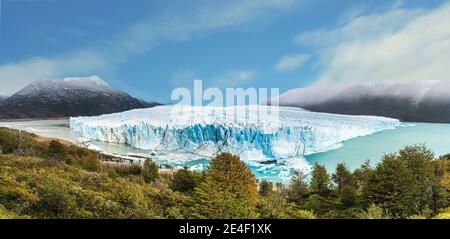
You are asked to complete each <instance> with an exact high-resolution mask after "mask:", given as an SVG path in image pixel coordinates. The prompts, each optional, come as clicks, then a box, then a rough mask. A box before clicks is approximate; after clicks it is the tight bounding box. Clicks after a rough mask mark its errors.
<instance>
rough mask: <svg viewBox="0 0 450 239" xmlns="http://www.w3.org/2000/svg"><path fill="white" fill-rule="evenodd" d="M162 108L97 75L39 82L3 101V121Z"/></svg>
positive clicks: (1, 102) (1, 104)
mask: <svg viewBox="0 0 450 239" xmlns="http://www.w3.org/2000/svg"><path fill="white" fill-rule="evenodd" d="M156 105H160V104H159V103H157V102H150V103H149V102H146V101H144V100H141V99H137V98H134V97H132V96H130V95H129V94H127V93H126V92H123V91H120V90H117V89H114V88H112V87H111V86H110V85H109V84H108V83H106V82H105V81H103V80H102V79H101V78H100V77H98V76H90V77H66V78H64V79H61V80H40V81H35V82H32V83H30V84H29V85H27V86H25V87H24V88H23V89H21V90H20V91H18V92H17V93H15V94H13V95H12V96H10V97H8V98H7V99H5V100H3V101H0V119H23V118H31V119H32V118H40V119H42V118H60V117H71V116H93V115H101V114H108V113H115V112H121V111H126V110H131V109H137V108H148V107H153V106H156Z"/></svg>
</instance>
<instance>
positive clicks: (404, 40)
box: [0, 0, 450, 102]
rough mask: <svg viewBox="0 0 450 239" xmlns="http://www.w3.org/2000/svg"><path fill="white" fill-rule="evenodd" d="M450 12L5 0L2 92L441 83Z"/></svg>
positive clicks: (412, 5) (382, 4)
mask: <svg viewBox="0 0 450 239" xmlns="http://www.w3.org/2000/svg"><path fill="white" fill-rule="evenodd" d="M449 9H450V4H449V1H441V0H409V1H408V0H404V1H394V0H367V1H361V0H346V1H332V0H329V1H326V0H318V1H317V0H316V1H309V0H298V1H296V0H247V1H246V0H242V1H233V0H231V1H199V0H197V1H195V0H194V1H185V0H180V1H150V0H146V1H143V0H133V1H126V0H109V1H106V0H77V1H75V0H46V1H40V0H31V1H30V0H28V1H21V0H2V1H1V65H0V83H1V85H2V87H1V88H0V94H8V95H10V94H13V93H14V92H16V91H17V90H19V89H20V88H21V87H23V86H25V85H26V84H28V83H29V82H31V81H33V80H38V79H54V78H63V77H66V76H89V75H98V76H100V77H101V78H102V79H104V80H105V81H107V82H108V83H110V84H111V85H112V86H114V87H117V88H120V89H122V90H124V91H127V92H129V93H131V94H132V95H135V96H138V97H141V98H143V99H146V100H157V101H161V102H167V101H168V100H169V98H170V93H171V91H172V90H173V89H174V88H176V87H192V84H193V83H192V82H193V80H194V79H202V80H203V81H204V84H205V85H206V87H208V86H215V87H221V88H225V87H244V88H247V87H268V88H274V87H275V88H280V91H281V92H283V91H286V90H288V89H292V88H297V87H304V86H310V85H314V84H342V83H359V82H373V81H411V80H447V79H448V77H450V70H449V69H448V68H449V67H448V66H449V65H450V42H449V41H450V40H449V39H450V23H449V22H450V10H449ZM444 19H447V20H444Z"/></svg>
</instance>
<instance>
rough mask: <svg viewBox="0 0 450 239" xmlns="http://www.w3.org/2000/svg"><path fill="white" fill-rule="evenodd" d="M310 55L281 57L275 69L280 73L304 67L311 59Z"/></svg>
mask: <svg viewBox="0 0 450 239" xmlns="http://www.w3.org/2000/svg"><path fill="white" fill-rule="evenodd" d="M310 58H311V55H309V54H297V55H287V56H283V57H281V59H280V60H279V61H278V63H277V64H276V65H275V68H276V69H277V70H279V71H290V70H294V69H297V68H299V67H301V66H303V65H304V64H305V63H306V62H307V61H308V60H309V59H310Z"/></svg>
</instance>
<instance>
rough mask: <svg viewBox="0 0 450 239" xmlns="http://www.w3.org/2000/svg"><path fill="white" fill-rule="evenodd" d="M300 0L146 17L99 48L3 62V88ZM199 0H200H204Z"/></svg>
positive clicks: (109, 60)
mask: <svg viewBox="0 0 450 239" xmlns="http://www.w3.org/2000/svg"><path fill="white" fill-rule="evenodd" d="M297 2H298V1H296V0H242V1H234V0H232V1H208V2H207V3H205V2H203V1H202V2H201V4H192V6H193V7H189V8H186V9H183V10H182V11H178V12H172V11H169V12H170V14H162V15H160V16H157V17H152V18H148V19H143V20H142V21H140V22H138V23H136V24H134V25H132V26H130V28H129V29H128V30H127V31H125V32H120V33H118V34H117V35H116V36H115V37H112V38H109V39H105V40H104V41H102V42H99V43H98V44H97V45H96V46H95V47H93V48H88V49H80V50H78V51H76V52H69V53H66V54H61V55H60V56H58V57H32V58H29V59H24V60H22V61H19V62H9V63H7V64H3V65H0V79H2V81H3V80H5V81H8V84H3V86H2V89H1V90H2V92H0V93H4V94H12V93H14V92H15V91H17V90H18V89H20V88H21V87H23V86H25V85H26V84H27V83H29V82H31V81H33V80H39V79H47V78H55V77H61V76H62V75H68V74H82V73H84V72H86V73H95V74H98V73H101V72H104V71H107V70H108V71H111V70H113V69H114V68H115V66H117V65H118V64H121V63H123V62H125V61H127V59H128V58H129V57H131V56H133V55H136V54H142V53H145V52H148V51H150V50H151V49H153V48H154V47H156V46H158V45H160V44H163V43H165V42H173V41H186V40H189V39H191V38H192V37H194V36H195V35H197V34H200V33H202V32H211V31H215V30H219V29H224V28H230V27H239V26H242V25H245V24H249V23H252V22H255V21H258V20H259V19H264V20H266V18H267V16H273V15H276V13H277V12H283V11H288V10H290V9H291V8H292V7H293V6H294V5H295V4H296V3H297ZM199 3H200V2H199Z"/></svg>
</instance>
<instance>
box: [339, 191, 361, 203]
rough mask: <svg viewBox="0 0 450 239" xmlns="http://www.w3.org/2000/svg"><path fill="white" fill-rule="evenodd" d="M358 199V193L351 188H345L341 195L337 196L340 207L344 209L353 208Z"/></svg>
mask: <svg viewBox="0 0 450 239" xmlns="http://www.w3.org/2000/svg"><path fill="white" fill-rule="evenodd" d="M357 199H358V193H357V192H356V190H355V189H354V188H353V187H349V186H345V187H344V188H343V189H342V190H341V193H340V194H339V200H340V202H341V205H342V206H344V207H345V208H350V207H353V206H355V204H356V201H357Z"/></svg>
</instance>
